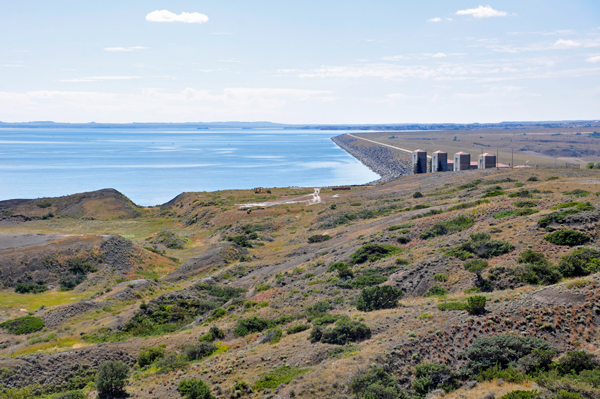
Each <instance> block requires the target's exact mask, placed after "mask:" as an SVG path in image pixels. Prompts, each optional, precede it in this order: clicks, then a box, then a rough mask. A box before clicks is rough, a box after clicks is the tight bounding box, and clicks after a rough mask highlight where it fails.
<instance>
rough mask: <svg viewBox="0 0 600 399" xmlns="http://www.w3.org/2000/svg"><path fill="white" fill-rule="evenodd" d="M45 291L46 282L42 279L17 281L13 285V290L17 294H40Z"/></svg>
mask: <svg viewBox="0 0 600 399" xmlns="http://www.w3.org/2000/svg"><path fill="white" fill-rule="evenodd" d="M46 291H48V287H46V283H44V282H43V281H37V282H35V283H29V282H26V283H18V284H17V285H16V286H15V292H16V293H18V294H40V293H42V292H46Z"/></svg>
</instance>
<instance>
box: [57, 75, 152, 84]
mask: <svg viewBox="0 0 600 399" xmlns="http://www.w3.org/2000/svg"><path fill="white" fill-rule="evenodd" d="M141 78H142V77H141V76H90V77H87V78H75V79H63V80H61V82H70V83H73V82H100V81H105V80H131V79H141Z"/></svg>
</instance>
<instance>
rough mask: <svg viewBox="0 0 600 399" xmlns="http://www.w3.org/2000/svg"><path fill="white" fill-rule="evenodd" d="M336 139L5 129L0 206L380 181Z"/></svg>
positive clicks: (265, 133)
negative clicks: (79, 197)
mask: <svg viewBox="0 0 600 399" xmlns="http://www.w3.org/2000/svg"><path fill="white" fill-rule="evenodd" d="M338 134H340V133H339V132H331V131H329V132H324V131H311V130H287V129H286V130H277V129H252V130H243V129H210V130H198V129H173V130H166V129H0V200H5V199H13V198H38V197H53V196H59V195H67V194H74V193H78V192H83V191H92V190H98V189H102V188H115V189H117V190H119V191H120V192H122V193H123V194H125V195H126V196H128V197H129V198H131V200H133V201H134V202H135V203H137V204H139V205H157V204H161V203H164V202H167V201H169V200H170V199H172V198H173V197H175V196H176V195H178V194H180V193H182V192H184V191H215V190H224V189H247V188H252V187H257V186H262V187H287V186H304V187H320V186H330V185H339V184H363V183H367V182H369V181H373V180H376V179H378V178H379V176H378V175H376V174H375V173H373V172H371V171H370V170H369V169H368V168H366V167H365V166H364V165H363V164H361V163H360V162H358V161H357V160H356V159H354V158H353V157H352V156H350V155H348V154H347V153H346V152H345V151H343V150H342V149H340V148H339V147H338V146H336V145H335V144H334V143H333V142H332V141H331V140H330V137H333V136H336V135H338Z"/></svg>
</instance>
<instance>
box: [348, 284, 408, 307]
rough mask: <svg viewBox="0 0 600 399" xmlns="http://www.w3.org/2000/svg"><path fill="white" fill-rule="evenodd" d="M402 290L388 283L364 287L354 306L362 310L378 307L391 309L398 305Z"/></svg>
mask: <svg viewBox="0 0 600 399" xmlns="http://www.w3.org/2000/svg"><path fill="white" fill-rule="evenodd" d="M402 295H403V292H402V291H401V290H399V289H396V288H394V287H392V286H389V285H384V286H374V287H368V288H364V289H363V290H362V291H361V293H360V295H359V296H358V299H357V301H356V308H357V309H358V310H360V311H362V312H371V311H373V310H379V309H392V308H395V307H397V306H398V299H400V298H402Z"/></svg>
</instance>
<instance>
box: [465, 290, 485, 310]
mask: <svg viewBox="0 0 600 399" xmlns="http://www.w3.org/2000/svg"><path fill="white" fill-rule="evenodd" d="M486 302H487V298H486V297H484V296H481V295H476V296H470V297H468V298H467V305H466V307H465V309H466V311H467V312H469V313H470V314H482V313H484V312H485V303H486Z"/></svg>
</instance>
